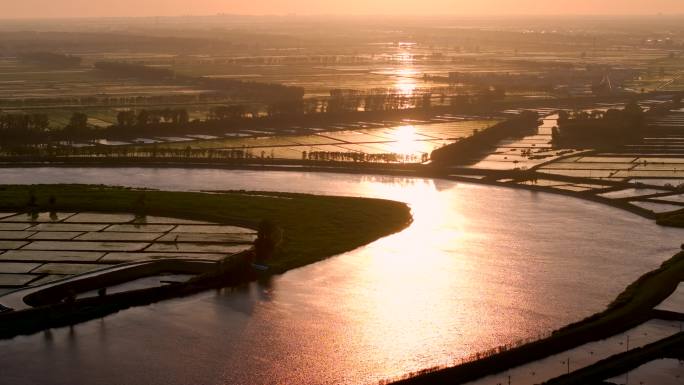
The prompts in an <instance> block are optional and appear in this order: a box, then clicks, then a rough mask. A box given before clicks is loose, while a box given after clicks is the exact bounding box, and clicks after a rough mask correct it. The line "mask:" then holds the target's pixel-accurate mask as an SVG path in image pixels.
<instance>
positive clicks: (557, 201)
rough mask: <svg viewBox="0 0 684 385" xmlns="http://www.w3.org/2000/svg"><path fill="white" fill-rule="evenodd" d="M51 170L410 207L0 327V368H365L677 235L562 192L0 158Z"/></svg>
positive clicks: (594, 280) (583, 282)
mask: <svg viewBox="0 0 684 385" xmlns="http://www.w3.org/2000/svg"><path fill="white" fill-rule="evenodd" d="M58 182H59V183H103V184H118V185H121V184H125V185H127V186H134V187H152V188H160V189H168V190H201V189H216V190H219V189H246V190H272V191H290V192H306V193H315V194H331V195H352V196H365V197H380V198H388V199H394V200H401V201H405V202H407V203H409V204H410V205H411V208H412V210H413V215H414V219H415V221H414V223H413V224H412V225H411V226H410V227H409V228H408V229H406V230H405V231H403V232H401V233H398V234H395V235H392V236H389V237H386V238H383V239H380V240H378V241H376V242H374V243H372V244H370V245H367V246H364V247H361V248H359V249H357V250H354V251H352V252H349V253H346V254H343V255H338V256H335V257H332V258H329V259H327V260H325V261H322V262H319V263H315V264H312V265H309V266H306V267H303V268H300V269H296V270H293V271H290V272H288V273H286V274H283V275H282V276H278V277H276V278H274V279H272V280H271V281H270V282H261V283H254V284H252V285H250V286H248V287H244V288H240V289H236V290H223V291H213V292H206V293H201V294H198V295H195V296H192V297H188V298H183V299H176V300H170V301H165V302H161V303H157V304H154V305H151V306H147V307H139V308H133V309H129V310H126V311H122V312H120V313H117V314H114V315H111V316H108V317H106V318H104V319H101V320H96V321H91V322H87V323H84V324H79V325H77V326H75V327H73V328H62V329H55V330H51V331H49V332H44V333H39V334H36V335H31V336H24V337H18V338H15V339H13V340H6V341H0V383H8V384H9V383H11V384H36V383H40V384H65V383H69V384H129V385H133V384H141V385H142V384H145V385H148V384H179V385H180V384H209V385H211V384H338V383H348V384H364V383H375V382H377V381H378V380H381V379H385V378H388V377H395V376H398V375H401V374H404V373H406V372H410V371H415V370H419V369H422V368H425V367H430V366H434V365H439V364H445V363H450V362H453V361H454V360H457V359H459V358H462V357H466V356H468V355H470V354H472V353H474V352H477V351H482V350H485V349H488V348H492V347H494V346H498V345H501V344H505V343H510V342H513V341H516V340H519V339H523V338H530V337H535V336H537V335H539V334H542V333H545V332H548V331H550V330H552V329H554V328H558V327H560V326H562V325H565V324H567V323H570V322H573V321H577V320H579V319H581V318H583V317H585V316H588V315H590V314H592V313H595V312H597V311H600V310H601V309H603V308H604V307H605V306H606V305H607V304H608V303H609V302H610V301H611V300H612V299H613V298H614V297H615V296H616V295H617V294H618V293H620V292H621V291H622V290H623V289H624V287H625V286H626V285H628V284H629V283H630V282H632V281H633V280H634V279H636V278H637V277H639V276H640V275H641V274H643V273H644V272H646V271H649V270H652V269H654V268H656V267H657V266H658V265H659V264H660V263H661V262H662V261H663V260H665V259H667V258H669V257H671V256H672V255H673V254H674V253H676V252H677V250H678V249H679V245H680V244H681V241H682V235H683V234H684V232H682V231H681V230H678V229H671V228H663V227H658V226H656V225H655V224H654V223H653V222H651V221H649V220H647V219H643V218H640V217H638V216H635V215H632V214H630V213H627V212H624V211H621V210H618V209H615V208H611V207H606V206H603V205H600V204H596V203H591V202H586V201H582V200H578V199H573V198H569V197H565V196H558V195H553V194H545V193H535V192H529V191H524V190H516V189H508V188H499V187H491V186H480V185H474V184H466V183H456V182H451V181H443V180H432V179H423V178H405V177H388V176H371V175H348V174H331V173H300V172H270V171H269V172H255V171H235V170H209V169H176V168H159V169H145V168H30V169H22V168H6V169H0V183H1V184H15V183H17V184H19V183H58ZM302 220H306V213H302Z"/></svg>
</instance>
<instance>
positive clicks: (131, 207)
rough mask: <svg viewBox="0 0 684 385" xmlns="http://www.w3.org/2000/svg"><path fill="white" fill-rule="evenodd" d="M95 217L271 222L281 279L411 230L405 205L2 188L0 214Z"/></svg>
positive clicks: (67, 187) (287, 197)
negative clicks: (278, 235)
mask: <svg viewBox="0 0 684 385" xmlns="http://www.w3.org/2000/svg"><path fill="white" fill-rule="evenodd" d="M10 210H17V211H30V210H42V211H46V210H48V211H49V210H58V211H98V212H117V213H121V212H134V213H137V214H145V215H157V216H166V217H176V218H184V219H191V220H201V221H209V222H216V223H222V224H239V225H245V226H250V227H253V228H257V226H258V224H259V223H260V222H261V221H262V220H269V221H271V222H273V223H275V224H276V225H277V226H279V227H280V228H282V230H283V242H282V244H281V246H280V249H279V251H278V253H277V254H276V256H275V257H274V258H273V259H272V260H271V261H269V264H270V265H271V266H272V268H273V269H274V270H275V271H276V272H282V271H285V270H288V269H291V268H295V267H299V266H303V265H306V264H308V263H312V262H315V261H319V260H321V259H324V258H327V257H330V256H333V255H336V254H340V253H343V252H347V251H350V250H353V249H355V248H357V247H360V246H363V245H365V244H368V243H370V242H372V241H374V240H376V239H378V238H381V237H384V236H387V235H389V234H392V233H395V232H398V231H400V230H402V229H403V228H405V227H406V226H408V225H409V223H410V222H411V214H410V210H409V208H408V206H407V205H406V204H404V203H399V202H394V201H388V200H380V199H367V198H348V197H330V196H314V195H305V194H290V193H255V192H225V193H224V192H222V193H211V194H209V193H189V192H166V191H151V190H133V189H127V188H121V187H105V186H92V185H34V186H11V185H8V186H3V187H0V211H10Z"/></svg>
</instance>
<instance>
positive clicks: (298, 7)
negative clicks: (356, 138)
mask: <svg viewBox="0 0 684 385" xmlns="http://www.w3.org/2000/svg"><path fill="white" fill-rule="evenodd" d="M215 13H234V14H286V13H297V14H436V15H444V14H453V15H472V14H477V15H483V14H499V15H500V14H567V13H573V14H656V13H678V14H684V0H423V1H416V0H343V1H340V0H338V1H330V0H253V1H247V0H0V18H14V17H21V18H26V17H41V18H42V17H91V16H173V15H207V14H215Z"/></svg>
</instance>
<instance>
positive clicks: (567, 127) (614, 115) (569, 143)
mask: <svg viewBox="0 0 684 385" xmlns="http://www.w3.org/2000/svg"><path fill="white" fill-rule="evenodd" d="M645 120H646V116H645V113H644V111H643V110H642V109H641V107H639V105H638V104H637V103H636V102H631V103H629V104H627V105H626V106H625V108H624V109H622V110H618V109H609V110H608V111H606V112H603V111H592V112H586V111H577V112H570V113H569V112H566V111H561V112H560V113H559V115H558V127H555V128H554V129H553V132H552V141H553V143H554V145H556V146H559V147H576V146H580V147H585V146H591V147H610V146H615V145H619V144H624V143H630V142H634V141H637V140H639V139H641V137H642V135H643V130H644V128H645Z"/></svg>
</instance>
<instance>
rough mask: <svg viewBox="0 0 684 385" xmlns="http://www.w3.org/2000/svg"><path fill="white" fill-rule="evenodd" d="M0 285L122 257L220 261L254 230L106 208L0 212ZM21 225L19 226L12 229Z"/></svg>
mask: <svg viewBox="0 0 684 385" xmlns="http://www.w3.org/2000/svg"><path fill="white" fill-rule="evenodd" d="M0 216H2V217H4V218H2V222H0V224H1V225H16V226H15V229H3V228H2V227H0V290H3V291H5V290H9V289H13V288H20V287H23V286H27V285H31V286H32V285H38V284H42V283H46V282H50V281H54V280H56V279H61V278H64V277H67V276H69V275H72V274H80V273H85V272H88V271H93V270H99V269H104V268H107V267H110V266H112V265H113V264H117V263H121V262H134V261H144V260H155V259H159V258H191V259H208V260H215V261H219V260H221V259H223V258H225V257H227V256H229V255H232V254H235V253H238V252H240V251H243V250H246V249H248V248H250V247H251V245H252V243H253V242H254V240H255V238H256V234H255V232H254V230H252V229H248V228H243V227H238V226H225V225H218V224H212V223H208V222H199V221H190V220H184V219H174V218H165V217H153V216H150V217H136V216H134V215H132V214H111V213H106V214H105V213H86V212H81V213H47V212H42V213H34V214H26V213H3V214H2V215H0ZM17 229H20V230H17Z"/></svg>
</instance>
